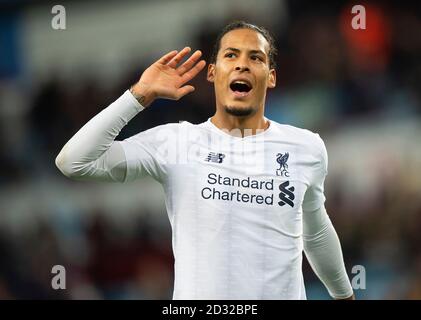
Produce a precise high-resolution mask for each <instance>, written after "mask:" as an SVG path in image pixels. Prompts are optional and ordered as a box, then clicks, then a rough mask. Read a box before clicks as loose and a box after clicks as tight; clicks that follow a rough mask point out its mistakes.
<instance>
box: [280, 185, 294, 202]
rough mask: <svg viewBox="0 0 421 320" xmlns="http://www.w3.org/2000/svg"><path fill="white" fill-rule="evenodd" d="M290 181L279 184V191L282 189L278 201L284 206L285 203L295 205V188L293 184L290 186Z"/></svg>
mask: <svg viewBox="0 0 421 320" xmlns="http://www.w3.org/2000/svg"><path fill="white" fill-rule="evenodd" d="M288 186H289V181H285V182H284V183H281V184H280V185H279V191H281V192H280V193H279V199H280V201H279V202H278V204H279V205H280V206H281V207H282V206H284V205H285V204H288V205H290V206H291V207H294V202H293V201H294V199H295V195H294V191H295V188H294V187H293V186H291V187H289V188H288Z"/></svg>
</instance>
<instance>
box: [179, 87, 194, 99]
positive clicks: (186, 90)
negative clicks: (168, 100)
mask: <svg viewBox="0 0 421 320" xmlns="http://www.w3.org/2000/svg"><path fill="white" fill-rule="evenodd" d="M193 91H194V87H193V86H190V85H187V86H184V87H181V88H180V89H178V90H177V94H178V96H179V98H182V97H184V96H185V95H186V94H189V93H191V92H193Z"/></svg>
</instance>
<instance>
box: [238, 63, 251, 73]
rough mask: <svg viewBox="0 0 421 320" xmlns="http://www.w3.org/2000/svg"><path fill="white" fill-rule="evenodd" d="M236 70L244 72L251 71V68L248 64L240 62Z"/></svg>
mask: <svg viewBox="0 0 421 320" xmlns="http://www.w3.org/2000/svg"><path fill="white" fill-rule="evenodd" d="M235 71H240V72H243V71H250V69H249V67H248V66H246V65H244V64H240V65H238V66H236V67H235Z"/></svg>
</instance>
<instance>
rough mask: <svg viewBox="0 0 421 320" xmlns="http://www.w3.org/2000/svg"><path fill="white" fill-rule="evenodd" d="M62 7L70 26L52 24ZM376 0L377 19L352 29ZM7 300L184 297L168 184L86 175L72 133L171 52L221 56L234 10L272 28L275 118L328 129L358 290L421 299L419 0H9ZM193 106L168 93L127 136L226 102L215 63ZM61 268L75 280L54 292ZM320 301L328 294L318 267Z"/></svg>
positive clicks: (1, 94) (2, 238)
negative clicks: (359, 277) (78, 167)
mask: <svg viewBox="0 0 421 320" xmlns="http://www.w3.org/2000/svg"><path fill="white" fill-rule="evenodd" d="M54 4H61V5H64V7H65V9H66V17H67V19H66V30H61V31H59V30H54V29H52V27H51V20H52V18H53V14H52V13H51V8H52V6H53V5H54ZM355 4H362V5H364V6H365V8H366V12H367V29H366V30H365V31H363V30H353V29H352V28H351V19H352V15H351V7H352V6H353V5H355ZM0 9H1V11H0V12H1V13H0V123H1V125H0V130H1V131H0V133H1V134H0V146H1V148H0V298H2V299H32V298H41V299H50V298H54V299H77V298H79V299H159V298H171V295H172V285H173V282H172V281H173V270H172V268H173V265H172V263H173V260H172V259H173V256H172V251H171V233H170V226H169V222H168V220H167V216H166V212H165V205H164V203H163V196H162V189H161V187H160V186H159V185H158V184H156V183H155V182H154V181H152V180H145V181H140V182H135V183H131V184H99V183H87V182H74V181H70V180H69V179H67V178H65V177H64V176H63V175H61V174H60V172H59V171H58V170H57V169H56V167H55V165H54V159H55V157H56V155H57V154H58V152H59V150H60V149H61V147H62V146H63V145H64V143H65V142H66V141H67V140H68V139H69V138H70V137H71V136H72V135H73V134H74V133H75V132H76V131H77V130H78V129H79V128H80V127H81V126H82V125H83V124H85V123H86V122H87V121H88V120H89V119H90V118H91V117H92V116H94V115H95V114H96V113H98V112H99V111H100V110H101V109H103V108H104V107H106V106H107V105H108V104H110V103H111V102H112V101H114V100H115V99H116V98H117V97H118V96H119V95H120V94H122V93H123V92H124V90H126V89H127V88H128V86H129V85H130V84H132V83H133V82H134V81H136V80H137V79H138V77H139V76H140V75H141V73H142V70H144V68H145V67H147V66H148V65H149V64H150V63H152V62H153V61H155V60H156V59H157V58H158V57H159V56H161V55H162V54H163V53H165V52H167V51H170V50H172V49H180V48H182V47H183V46H185V45H190V46H191V47H192V48H193V49H201V50H203V51H204V53H205V55H206V56H208V55H209V53H210V49H211V46H212V45H213V42H214V39H215V36H216V34H217V32H218V31H219V30H220V29H221V27H222V26H223V25H225V24H226V23H227V22H229V21H231V20H232V19H245V20H248V21H250V22H253V23H256V24H260V25H263V26H265V27H267V28H268V29H270V30H271V31H272V32H273V33H274V35H275V37H276V40H277V45H278V49H279V56H278V85H277V88H276V89H273V90H271V91H270V92H269V97H268V101H267V106H266V115H267V116H268V117H269V118H271V119H274V120H276V121H278V122H281V123H289V124H293V125H296V126H299V127H304V128H308V129H311V130H313V131H316V132H319V133H320V135H321V136H322V137H323V139H324V140H325V143H326V146H327V149H328V152H329V175H328V179H327V181H326V195H327V204H326V205H327V208H328V212H329V213H330V216H331V219H332V221H333V223H334V225H335V227H336V230H337V232H338V234H339V236H340V239H341V242H342V247H343V252H344V256H345V261H346V266H347V270H348V273H349V275H350V277H352V276H353V274H352V273H351V269H352V267H353V266H355V265H361V266H364V267H365V270H366V289H364V290H362V289H361V290H356V296H357V298H358V299H421V173H420V172H421V20H420V15H421V11H420V9H419V6H418V5H417V4H416V1H413V2H403V1H401V2H398V1H395V2H383V1H382V2H380V1H369V3H366V2H362V1H330V2H323V3H322V2H316V1H302V0H298V1H297V0H288V1H287V0H284V1H275V0H259V1H252V0H231V1H226V0H215V1H196V0H174V1H170V0H160V1H158V0H156V1H130V0H121V1H89V2H87V1H58V2H54V3H51V2H48V1H29V0H28V1H25V0H15V1H4V0H3V1H0ZM194 83H195V84H196V88H197V89H196V92H195V93H194V94H192V95H190V96H188V97H185V98H184V99H183V100H181V101H179V102H173V101H163V100H160V101H157V102H156V103H155V105H154V106H153V108H150V109H148V110H147V111H145V112H143V113H142V115H141V116H138V117H136V118H135V119H134V120H133V121H132V122H131V123H130V124H129V125H128V126H127V127H126V128H125V129H124V130H123V132H122V133H121V134H120V136H119V139H123V138H125V137H128V136H131V135H133V134H136V133H137V132H139V131H143V130H145V129H148V128H150V127H153V126H156V125H159V124H163V123H166V122H178V121H180V120H188V121H190V122H193V123H199V122H202V121H205V120H206V119H207V118H208V117H209V116H211V115H212V114H213V112H214V99H213V88H212V86H211V85H210V84H209V83H207V82H206V80H205V73H204V72H203V73H201V74H200V75H199V76H198V78H197V79H195V80H194ZM57 264H59V265H63V266H65V267H66V271H67V274H66V276H67V288H66V290H57V291H55V290H52V288H51V278H52V276H53V275H52V274H51V268H52V266H53V265H57ZM304 272H305V273H304V275H305V279H306V286H307V293H308V298H309V299H327V298H329V297H328V295H327V292H326V290H325V289H324V287H323V286H322V284H321V283H320V281H318V280H317V278H316V276H315V275H314V274H313V273H312V271H311V269H310V267H309V266H308V264H307V263H305V264H304Z"/></svg>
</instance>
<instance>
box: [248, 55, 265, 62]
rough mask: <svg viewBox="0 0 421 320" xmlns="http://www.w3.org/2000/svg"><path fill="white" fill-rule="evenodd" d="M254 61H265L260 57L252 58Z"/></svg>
mask: <svg viewBox="0 0 421 320" xmlns="http://www.w3.org/2000/svg"><path fill="white" fill-rule="evenodd" d="M251 59H252V60H259V61H262V62H263V59H262V58H261V57H260V56H251Z"/></svg>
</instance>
